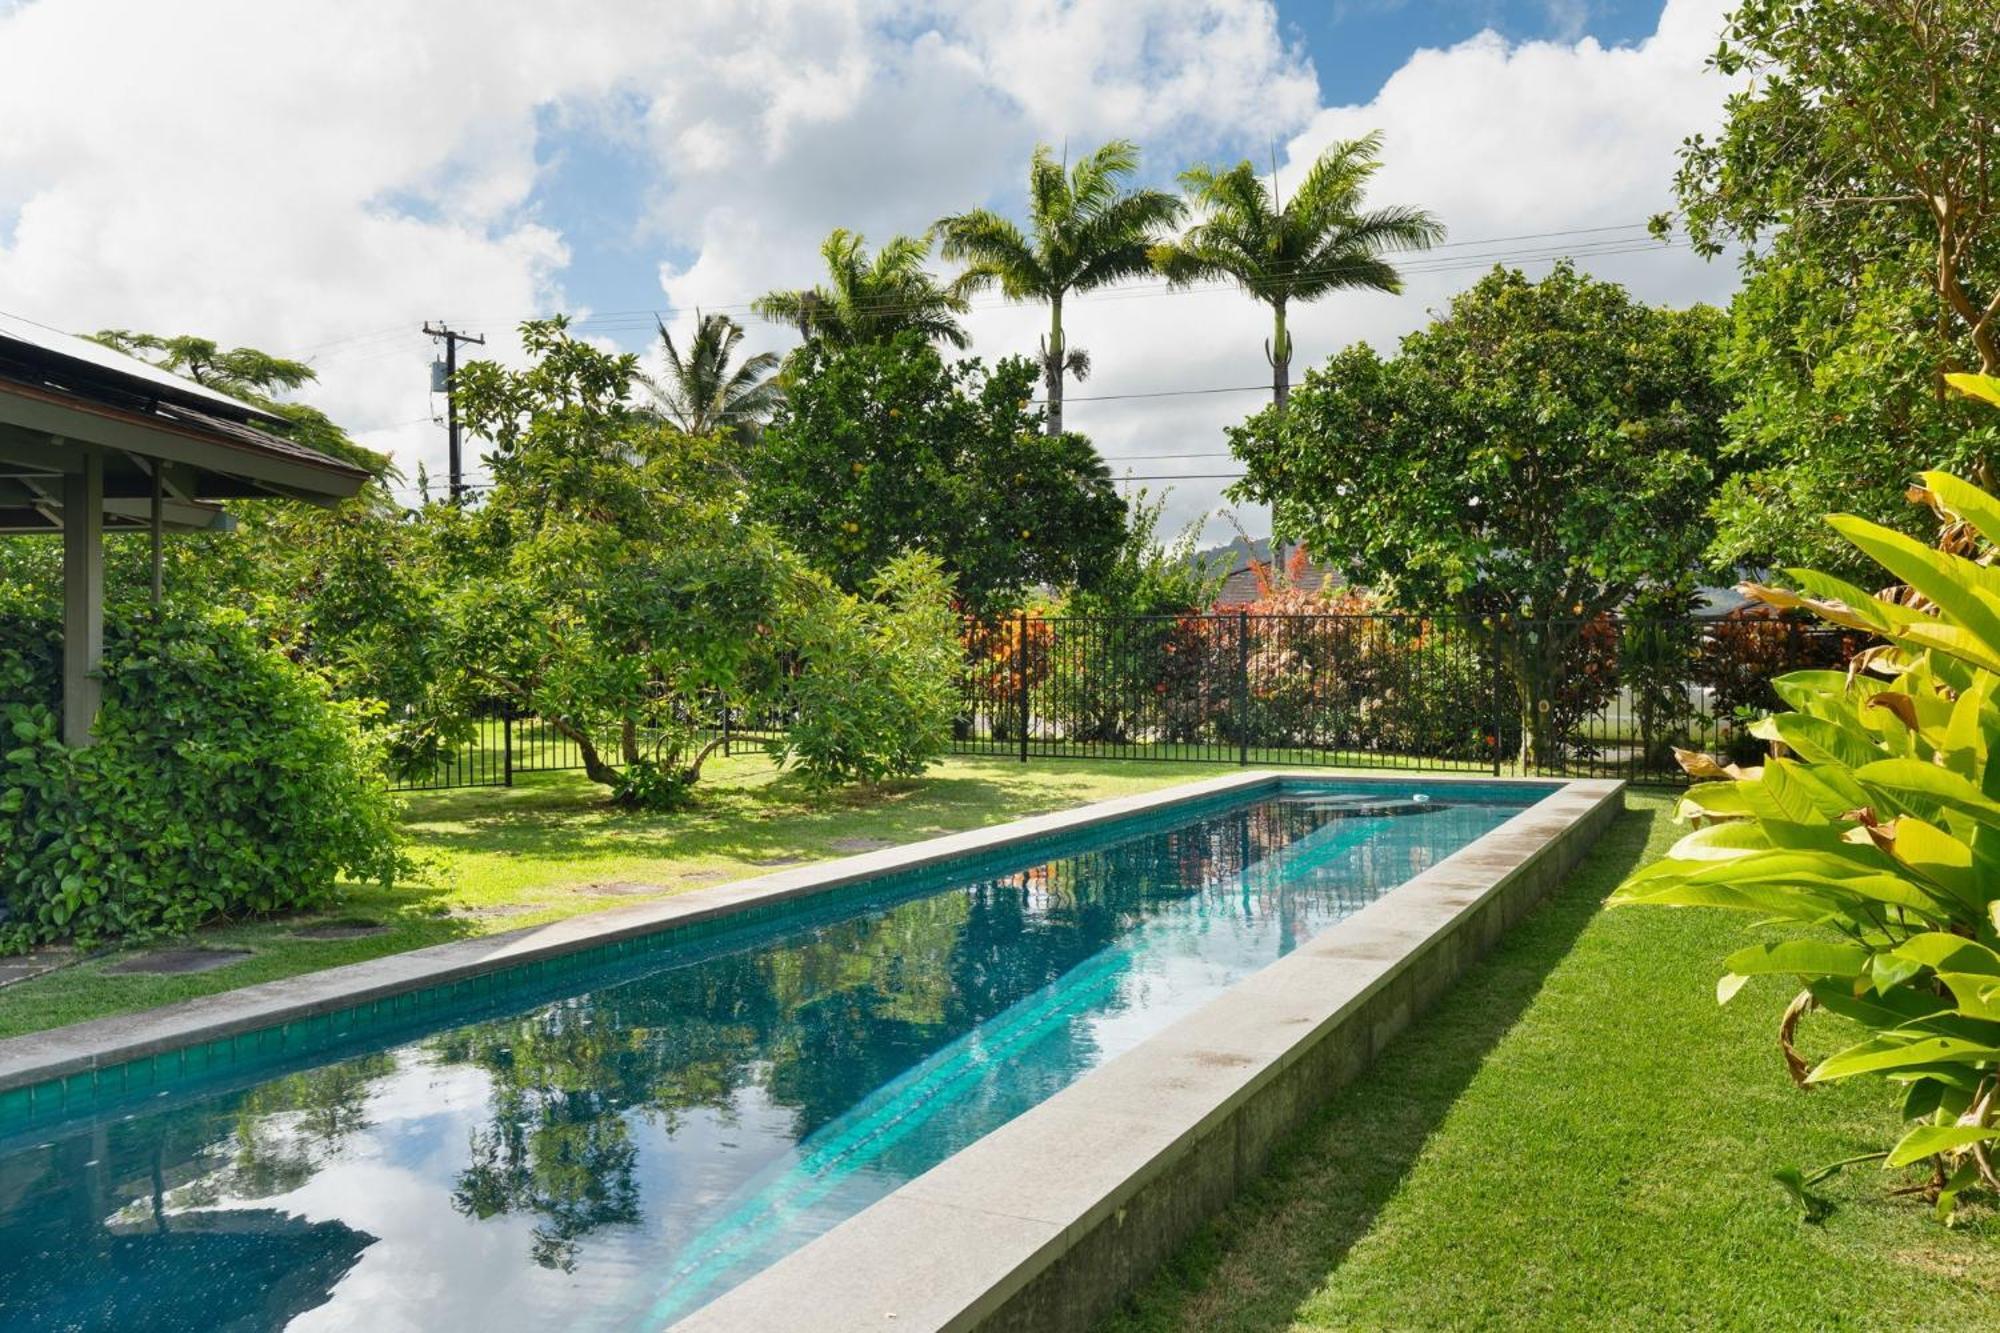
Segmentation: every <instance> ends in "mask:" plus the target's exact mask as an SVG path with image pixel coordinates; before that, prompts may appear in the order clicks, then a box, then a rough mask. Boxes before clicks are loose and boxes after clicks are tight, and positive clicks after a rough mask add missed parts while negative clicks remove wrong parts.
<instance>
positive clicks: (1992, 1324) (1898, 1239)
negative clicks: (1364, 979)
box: [1111, 795, 2000, 1333]
mask: <svg viewBox="0 0 2000 1333" xmlns="http://www.w3.org/2000/svg"><path fill="white" fill-rule="evenodd" d="M1631 803H1632V805H1633V807H1634V808H1633V809H1632V811H1631V812H1629V813H1627V814H1626V815H1625V816H1623V817H1622V819H1621V820H1620V821H1619V823H1618V824H1617V825H1616V826H1614V828H1613V829H1612V830H1611V832H1610V833H1608V834H1607V835H1606V837H1605V840H1604V842H1603V843H1601V844H1600V846H1599V849H1598V850H1597V852H1596V853H1595V854H1594V855H1593V856H1592V857H1591V859H1590V860H1589V861H1588V862H1587V863H1586V865H1585V866H1584V867H1583V868H1582V869H1581V870H1579V872H1578V873H1577V874H1575V875H1573V876H1572V877H1571V878H1570V880H1569V882H1568V883H1567V884H1566V885H1565V886H1564V887H1563V888H1562V889H1561V890H1559V891H1558V893H1557V895H1556V896H1555V898H1554V899H1553V900H1552V901H1551V902H1550V903H1549V904H1548V905H1547V906H1545V907H1544V908H1543V909H1542V910H1540V911H1539V912H1537V913H1536V914H1535V915H1534V916H1532V917H1531V918H1529V919H1528V920H1527V921H1526V922H1524V923H1523V924H1522V925H1520V926H1519V927H1517V928H1516V929H1515V930H1514V931H1513V932H1512V933H1511V934H1510V935H1509V936H1508V938H1507V939H1506V940H1504V941H1503V942H1502V944H1501V946H1500V948H1499V949H1498V950H1496V951H1495V953H1494V954H1493V955H1491V956H1490V957H1489V958H1488V959H1487V960H1486V961H1485V962H1484V963H1482V964H1481V965H1480V966H1479V967H1478V968H1477V969H1476V970H1475V971H1474V972H1473V973H1471V974H1470V975H1469V976H1468V977H1467V978H1466V979H1465V980H1464V981H1463V982H1462V983H1461V984H1459V985H1458V986H1456V987H1455V988H1454V989H1453V990H1452V991H1451V993H1450V994H1449V995H1448V996H1447V997H1446V998H1445V999H1444V1000H1443V1001H1442V1002H1441V1003H1440V1004H1439V1006H1438V1007H1437V1008H1436V1009H1434V1010H1432V1011H1431V1013H1430V1014H1429V1015H1427V1016H1426V1017H1424V1018H1422V1019H1420V1020H1419V1021H1418V1022H1417V1023H1416V1024H1414V1025H1413V1026H1412V1027H1411V1028H1410V1029H1409V1030H1408V1031H1407V1032H1406V1033H1405V1034H1404V1035H1403V1036H1401V1037H1400V1038H1399V1039H1398V1040H1397V1041H1396V1042H1395V1044H1394V1045H1393V1046H1392V1047H1391V1049H1390V1050H1389V1051H1388V1052H1386V1053H1385V1055H1384V1057H1383V1059H1382V1060H1381V1061H1380V1062H1379V1063H1378V1064H1377V1065H1376V1066H1375V1068H1374V1069H1373V1070H1372V1071H1370V1072H1369V1073H1368V1074H1366V1075H1364V1076H1363V1077H1362V1078H1361V1079H1360V1080H1359V1081H1358V1082H1357V1083H1356V1084H1355V1085H1354V1086H1352V1087H1351V1088H1349V1089H1348V1090H1347V1091H1345V1092H1344V1093H1342V1094H1341V1095H1339V1096H1338V1097H1336V1098H1335V1099H1334V1101H1333V1102H1332V1103H1331V1104H1330V1105H1329V1106H1328V1107H1327V1109H1326V1110H1325V1111H1324V1112H1323V1113H1322V1114H1321V1115H1320V1117H1319V1118H1318V1119H1317V1120H1316V1121H1315V1122H1314V1123H1313V1124H1312V1125H1310V1126H1309V1127H1308V1128H1307V1129H1305V1130H1304V1131H1302V1132H1301V1133H1300V1134H1299V1135H1297V1136H1296V1137H1295V1138H1294V1139H1293V1141H1292V1142H1291V1143H1290V1144H1289V1145H1288V1146H1287V1148H1286V1149H1285V1150H1284V1151H1283V1152H1282V1153H1281V1154H1280V1156H1279V1159H1278V1160H1277V1161H1276V1162H1275V1163H1274V1165H1273V1168H1272V1170H1271V1171H1269V1172H1268V1173H1267V1174H1266V1175H1265V1177H1264V1178H1263V1179H1262V1180H1261V1181H1260V1182H1259V1183H1258V1184H1257V1185H1256V1186H1255V1187H1253V1188H1252V1189H1251V1190H1250V1191H1249V1192H1248V1193H1247V1194H1246V1195H1245V1196H1244V1197H1243V1198H1242V1199H1241V1200H1240V1201H1239V1202H1238V1203H1237V1204H1236V1205H1235V1206H1234V1207H1233V1208H1232V1209H1231V1210H1230V1211H1229V1212H1228V1213H1227V1214H1226V1215H1225V1216H1224V1217H1223V1218H1222V1219H1220V1220H1219V1221H1218V1222H1217V1223H1216V1224H1215V1225H1213V1226H1212V1227H1210V1228H1209V1229H1208V1230H1207V1231H1206V1232H1205V1233H1204V1234H1203V1235H1201V1236H1200V1237H1199V1238H1198V1239H1197V1240H1196V1241H1195V1242H1194V1243H1193V1244H1191V1245H1189V1246H1188V1247H1187V1248H1186V1249H1185V1251H1184V1252H1183V1253H1182V1254H1181V1256H1180V1257H1179V1258H1178V1260H1177V1261H1176V1262H1174V1263H1173V1264H1172V1265H1171V1266H1170V1267H1169V1269H1168V1271H1167V1272H1166V1273H1165V1274H1163V1275H1162V1276H1161V1277H1159V1278H1158V1279H1157V1280H1156V1281H1155V1282H1154V1283H1153V1284H1152V1285H1151V1286H1150V1287H1149V1288H1148V1289H1146V1290H1145V1291H1144V1292H1143V1293H1142V1294H1141V1295H1140V1297H1139V1298H1138V1299H1137V1300H1136V1301H1134V1302H1132V1304H1131V1306H1130V1308H1129V1309H1128V1310H1127V1311H1126V1312H1125V1313H1124V1314H1123V1315H1122V1316H1121V1317H1119V1318H1117V1319H1115V1320H1113V1321H1111V1329H1112V1330H1115V1333H1140V1331H1141V1330H1166V1329H1202V1330H1229V1329H1237V1330H1252V1329H1254V1330H1271V1329H1287V1328H1329V1329H1332V1328H1338V1329H1383V1328H1393V1329H1439V1328H1494V1327H1500V1328H1524V1329H1525V1328H1537V1329H1539V1328H1554V1327H1589V1328H1603V1329H1610V1328H1619V1329H1625V1328H1634V1329H1637V1328H1644V1329H1662V1328H1689V1329H1711V1328H1754V1329H1781V1328H1782V1329H1837V1328H1854V1329H1917V1328H1937V1329H1973V1328H1989V1329H1990V1328H2000V1218H1996V1216H1995V1213H1994V1212H1993V1210H1992V1209H1991V1208H1990V1207H1982V1208H1981V1209H1980V1210H1979V1211H1977V1212H1976V1213H1975V1214H1974V1215H1972V1216H1971V1217H1969V1218H1965V1219H1964V1220H1962V1221H1961V1223H1960V1226H1959V1227H1958V1229H1956V1230H1950V1231H1948V1230H1946V1229H1944V1228H1943V1227H1941V1226H1939V1225H1938V1224H1936V1223H1935V1222H1934V1221H1932V1219H1931V1217H1930V1214H1929V1210H1928V1209H1926V1208H1925V1207H1923V1206H1922V1205H1921V1204H1919V1203H1916V1202H1913V1201H1911V1200H1908V1199H1891V1198H1888V1197H1886V1191H1887V1189H1888V1188H1889V1186H1890V1185H1892V1184H1895V1183H1901V1181H1902V1179H1904V1178H1903V1177H1900V1176H1892V1175H1889V1174H1886V1173H1884V1172H1882V1171H1880V1170H1879V1169H1877V1168H1874V1167H1872V1166H1863V1167H1860V1168H1857V1169H1853V1170H1851V1171H1850V1172H1848V1173H1845V1174H1843V1175H1840V1176H1836V1177H1834V1178H1833V1179H1832V1180H1831V1181H1829V1182H1827V1183H1826V1184H1825V1185H1823V1186H1821V1187H1820V1189H1819V1191H1818V1192H1819V1193H1822V1194H1823V1195H1824V1196H1826V1198H1827V1200H1828V1201H1829V1202H1830V1203H1831V1204H1832V1211H1831V1213H1830V1214H1829V1215H1828V1216H1827V1217H1826V1218H1825V1220H1824V1221H1823V1222H1821V1223H1819V1224H1816V1225H1807V1224H1803V1223H1801V1222H1799V1221H1798V1220H1796V1214H1795V1212H1794V1211H1793V1210H1792V1209H1791V1208H1790V1207H1789V1206H1788V1204H1787V1203H1786V1202H1785V1200H1784V1198H1783V1196H1782V1195H1781V1193H1780V1191H1779V1190H1778V1188H1777V1187H1776V1186H1775V1185H1773V1184H1772V1183H1771V1180H1770V1172H1771V1170H1772V1169H1773V1168H1774V1167H1777V1166H1780V1165H1783V1164H1786V1163H1797V1164H1801V1165H1805V1166H1808V1167H1810V1166H1815V1165H1819V1164H1823V1163H1826V1162H1832V1161H1836V1160H1839V1159H1841V1158H1844V1157H1849V1156H1852V1155H1854V1154H1856V1153H1860V1152H1865V1151H1868V1150H1871V1149H1874V1148H1878V1147H1881V1146H1883V1145H1885V1144H1887V1143H1888V1142H1889V1141H1890V1140H1891V1138H1892V1136H1893V1132H1894V1116H1893V1112H1892V1110H1891V1100H1892V1094H1890V1093H1889V1092H1888V1091H1886V1090H1885V1089H1884V1088H1883V1087H1881V1086H1879V1085H1863V1084H1856V1085H1852V1086H1848V1087H1836V1088H1832V1089H1828V1090H1822V1091H1818V1092H1815V1093H1812V1094H1811V1095H1807V1094H1804V1093H1800V1092H1797V1091H1795V1090H1794V1089H1793V1088H1792V1087H1791V1085H1790V1083H1789V1082H1788V1081H1787V1080H1786V1078H1785V1075H1784V1071H1783V1068H1782V1066H1781V1064H1780V1061H1779V1058H1778V1053H1777V1049H1776V1045H1775V1041H1774V1027H1775V1023H1776V1020H1777V1017H1778V1013H1779V1011H1780V1010H1781V1009H1782V1007H1783V1005H1784V1002H1785V1000H1786V998H1788V996H1787V993H1786V988H1785V987H1783V986H1782V985H1780V984H1778V983H1777V982H1776V981H1771V982H1768V983H1753V984H1752V985H1751V986H1749V987H1746V988H1745V990H1744V991H1743V993H1742V994H1740V995H1738V996H1737V998H1736V999H1735V1001H1734V1002H1733V1003H1731V1004H1730V1005H1729V1006H1728V1007H1726V1008H1723V1007H1718V1006H1717V1005H1716V1003H1715V999H1714V989H1713V988H1714V982H1715V975H1716V972H1717V970H1718V969H1717V966H1716V963H1717V960H1718V959H1720V958H1721V957H1722V956H1723V954H1725V953H1726V952H1728V951H1729V950H1730V949H1731V948H1733V947H1737V946H1739V945H1740V944H1741V943H1742V942H1743V935H1744V930H1745V921H1746V918H1744V917H1742V916H1739V915H1736V914H1732V913H1722V912H1708V911H1665V910H1660V909H1653V910H1645V909H1625V910H1620V911H1616V912H1605V911H1603V910H1602V908H1601V904H1602V901H1603V899H1604V897H1605V895H1606V894H1608V893H1609V892H1610V891H1611V889H1612V888H1613V887H1614V886H1615V885H1616V884H1617V882H1618V880H1619V879H1620V878H1621V877H1622V876H1623V874H1624V873H1625V872H1626V871H1627V870H1628V869H1629V868H1630V867H1632V866H1635V865H1637V864H1640V863H1641V861H1642V860H1643V859H1646V858H1649V857H1652V856H1656V855H1658V854H1659V852H1661V851H1662V850H1663V849H1664V848H1665V847H1666V845H1667V844H1668V842H1669V841H1670V840H1671V838H1672V836H1673V826H1672V825H1671V823H1670V822H1669V821H1668V819H1667V818H1666V806H1667V802H1666V800H1665V799H1664V798H1662V797H1658V796H1645V795H1641V796H1635V797H1634V798H1632V802H1631ZM1834 1022H1835V1020H1831V1019H1826V1018H1819V1019H1809V1020H1808V1021H1807V1026H1806V1029H1805V1033H1806V1040H1807V1042H1808V1045H1809V1049H1811V1050H1817V1051H1824V1050H1826V1049H1829V1048H1830V1046H1831V1045H1832V1044H1833V1043H1834V1042H1836V1041H1838V1040H1840V1039H1841V1037H1842V1034H1841V1033H1839V1032H1838V1031H1837V1030H1836V1029H1835V1027H1834Z"/></svg>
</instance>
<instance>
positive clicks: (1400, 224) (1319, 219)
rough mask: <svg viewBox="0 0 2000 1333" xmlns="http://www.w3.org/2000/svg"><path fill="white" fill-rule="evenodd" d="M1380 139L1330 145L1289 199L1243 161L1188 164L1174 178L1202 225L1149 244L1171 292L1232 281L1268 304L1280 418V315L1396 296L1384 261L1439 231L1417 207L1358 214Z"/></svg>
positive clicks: (1285, 387)
mask: <svg viewBox="0 0 2000 1333" xmlns="http://www.w3.org/2000/svg"><path fill="white" fill-rule="evenodd" d="M1381 147H1382V136H1381V134H1380V133H1379V132H1377V133H1374V134H1369V135H1365V136H1363V137H1362V138H1359V139H1350V140H1348V141H1347V142H1345V143H1336V144H1334V145H1333V146H1331V147H1330V148H1328V149H1327V150H1326V151H1325V152H1323V153H1321V154H1320V156H1319V160H1318V161H1317V162H1314V163H1313V165H1312V169H1311V170H1310V171H1308V172H1307V173H1306V178H1305V180H1304V181H1302V182H1301V183H1300V185H1299V188H1298V190H1297V191H1295V192H1294V193H1293V195H1292V197H1291V198H1290V199H1282V200H1281V199H1279V198H1277V197H1275V196H1276V190H1277V171H1276V169H1275V166H1274V168H1273V170H1272V173H1271V186H1270V188H1268V189H1267V188H1266V187H1265V184H1264V181H1263V178H1261V177H1260V176H1258V174H1257V173H1256V171H1255V170H1254V169H1253V168H1252V167H1251V165H1250V164H1249V163H1248V162H1240V163H1238V164H1237V165H1236V166H1234V167H1232V168H1230V169H1229V170H1228V171H1218V170H1216V169H1215V168H1213V167H1205V166H1204V167H1195V168H1193V169H1192V170H1190V171H1186V172H1183V173H1182V174H1181V184H1182V185H1184V186H1185V187H1187V190H1188V193H1189V194H1190V195H1192V196H1193V198H1194V201H1195V205H1196V207H1197V209H1198V210H1199V211H1200V212H1201V214H1202V220H1201V221H1199V222H1197V223H1196V224H1195V225H1194V226H1192V227H1190V228H1189V229H1188V231H1187V234H1186V235H1185V236H1183V237H1181V238H1180V240H1178V241H1172V242H1169V243H1167V244H1165V245H1161V246H1157V247H1155V248H1154V251H1153V262H1154V263H1155V264H1156V265H1158V266H1159V269H1160V271H1161V272H1162V273H1164V274H1165V275H1166V276H1167V279H1168V280H1169V281H1170V282H1171V283H1173V284H1174V285H1176V286H1186V285H1187V284H1189V283H1192V282H1196V281H1199V280H1201V279H1204V278H1234V279H1236V282H1237V284H1238V285H1239V286H1241V287H1242V288H1243V289H1244V290H1245V291H1247V292H1249V293H1250V295H1252V296H1254V297H1255V298H1257V299H1258V300H1259V301H1262V302H1264V304H1266V305H1268V306H1270V307H1271V313H1272V319H1273V327H1272V332H1271V340H1270V342H1268V343H1266V344H1265V347H1264V355H1265V357H1266V359H1268V360H1269V361H1270V363H1271V400H1272V401H1273V402H1274V403H1275V404H1277V408H1278V410H1279V411H1280V412H1282V411H1284V410H1285V403H1286V401H1287V400H1288V399H1289V398H1290V397H1291V393H1292V378H1291V367H1292V338H1291V335H1290V334H1289V333H1287V332H1286V331H1285V308H1286V307H1287V306H1288V305H1290V304H1291V303H1292V302H1294V301H1299V302H1304V301H1316V300H1318V299H1319V298H1320V297H1322V296H1325V295H1326V294H1327V293H1328V292H1334V291H1344V290H1346V289H1348V288H1365V289H1367V290H1370V291H1378V292H1399V291H1401V290H1402V289H1403V279H1402V275H1401V274H1400V273H1398V272H1397V271H1396V268H1395V266H1394V265H1393V264H1391V263H1390V262H1389V261H1388V260H1386V259H1384V258H1383V255H1384V254H1385V253H1386V252H1388V251H1391V250H1428V249H1429V248H1430V247H1431V246H1433V245H1435V244H1437V243H1438V242H1439V241H1440V240H1442V239H1443V238H1444V227H1443V225H1442V224H1441V223H1439V222H1438V220H1437V219H1436V218H1434V217H1432V216H1431V215H1430V214H1429V213H1427V212H1425V211H1423V210H1422V209H1418V208H1404V207H1400V206H1398V207H1389V208H1377V209H1370V210H1366V211H1364V210H1363V208H1362V194H1363V192H1364V190H1365V189H1366V187H1367V184H1368V178H1369V177H1371V176H1373V175H1374V174H1375V172H1376V170H1377V168H1379V167H1380V165H1381V163H1380V162H1378V161H1377V160H1376V154H1377V153H1378V152H1380V151H1381Z"/></svg>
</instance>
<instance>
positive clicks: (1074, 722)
mask: <svg viewBox="0 0 2000 1333" xmlns="http://www.w3.org/2000/svg"><path fill="white" fill-rule="evenodd" d="M964 638H965V649H966V664H965V669H964V673H963V676H962V681H961V683H962V706H961V710H960V716H959V719H958V723H957V726H956V728H955V731H954V736H953V740H952V750H953V752H954V753H957V754H967V755H993V756H1003V757H1007V758H1013V759H1019V760H1022V761H1024V762H1025V761H1028V760H1034V759H1067V758H1104V759H1145V760H1172V761H1179V762H1189V761H1195V762H1212V763H1232V764H1267V765H1306V766H1316V767H1337V768H1397V769H1418V770H1426V771H1436V772H1450V771H1459V772H1488V773H1494V774H1499V775H1503V776H1523V775H1533V776H1554V777H1572V776H1604V777H1619V778H1625V779H1627V780H1629V781H1633V782H1638V783H1669V784H1672V783H1679V782H1681V781H1683V780H1684V779H1683V775H1682V773H1681V770H1680V767H1679V765H1678V764H1677V763H1676V762H1675V761H1674V758H1673V751H1674V748H1675V747H1677V746H1678V747H1681V748H1687V749H1699V750H1707V751H1711V752H1717V753H1721V754H1724V755H1727V756H1729V757H1732V758H1736V759H1748V758H1751V757H1753V756H1754V755H1756V754H1757V753H1760V752H1761V751H1762V748H1763V746H1762V742H1760V741H1757V740H1756V739H1755V738H1753V737H1751V736H1750V735H1749V733H1748V729H1747V727H1748V720H1749V718H1750V717H1752V716H1754V715H1755V714H1758V713H1761V712H1764V711H1768V710H1770V709H1772V708H1775V707H1777V706H1778V704H1779V701H1778V699H1777V697H1776V695H1775V694H1773V693H1772V691H1771V686H1770V681H1771V679H1772V677H1774V676H1780V675H1783V674H1785V673H1786V672H1789V671H1800V670H1812V669H1830V668H1837V667H1840V666H1842V665H1844V664H1845V663H1846V661H1847V659H1848V658H1849V657H1850V656H1852V655H1853V653H1854V652H1855V651H1857V650H1858V649H1859V648H1860V647H1862V646H1863V640H1862V638H1861V636H1859V635H1857V634H1854V633H1851V632H1848V631H1843V630H1833V629H1827V628H1825V627H1822V626H1818V625H1813V624H1808V623H1803V622H1799V623H1795V622H1792V621H1787V620H1778V619H1772V618H1761V617H1741V616H1737V617H1721V618H1714V619H1703V618H1699V617H1687V618H1680V619H1644V620H1641V619H1619V618H1615V617H1604V616H1600V617H1597V618H1595V619H1574V620H1542V621H1532V622H1522V621H1513V622H1503V623H1499V624H1495V623H1492V622H1489V621H1483V620H1481V621H1474V620H1469V619H1465V618H1460V617H1437V616H1400V615H1390V614H1346V615H1284V616H1264V615H1252V614H1249V613H1247V612H1237V613H1232V614H1219V615H1200V616H1126V617H1118V616H1053V617H1033V616H1016V617H1011V618H1008V619H1004V620H992V621H983V622H969V623H968V624H966V625H965V627H964ZM782 726H783V721H782V718H778V717H776V716H775V715H773V716H763V715H759V716H757V717H755V718H752V717H748V716H745V715H744V714H742V713H740V712H731V711H729V710H726V709H718V714H717V717H716V720H715V727H716V728H717V729H718V730H724V729H726V730H728V731H729V732H730V733H731V735H732V736H733V737H736V738H740V739H741V740H742V742H743V743H746V744H761V743H762V742H763V741H764V740H766V739H768V738H769V737H770V735H772V734H773V729H774V728H778V729H782ZM605 750H606V753H607V754H610V753H615V749H614V748H613V747H611V746H608V745H607V746H606V747H605ZM582 767H583V759H582V755H581V753H580V751H579V749H578V747H577V744H576V742H575V741H574V740H572V739H570V738H569V737H567V736H564V735H563V734H562V733H561V732H559V731H558V730H557V729H556V728H555V727H554V726H552V725H551V724H549V723H547V722H545V721H542V720H540V719H536V718H523V717H512V716H506V715H503V714H501V713H499V712H495V713H493V714H492V715H490V716H486V717H482V718H480V719H478V720H477V721H476V722H475V723H474V724H473V728H472V734H471V736H470V737H469V738H467V739H465V740H463V741H462V742H461V743H460V744H458V745H456V746H454V747H451V748H449V749H448V750H446V751H445V752H444V753H441V754H438V755H435V756H432V757H431V758H429V759H428V760H427V761H426V762H424V763H421V764H418V765H415V766H414V768H413V769H412V768H406V769H405V771H404V772H403V774H402V775H401V776H399V777H398V778H397V779H396V780H395V781H394V783H393V785H394V786H395V787H396V788H397V789H399V790H404V791H425V790H439V789H445V788H454V787H499V786H511V785H512V783H513V780H514V778H515V777H516V776H517V775H519V774H525V773H543V772H556V771H560V770H566V769H580V768H582Z"/></svg>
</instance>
